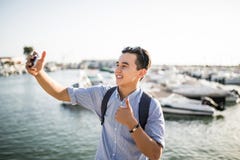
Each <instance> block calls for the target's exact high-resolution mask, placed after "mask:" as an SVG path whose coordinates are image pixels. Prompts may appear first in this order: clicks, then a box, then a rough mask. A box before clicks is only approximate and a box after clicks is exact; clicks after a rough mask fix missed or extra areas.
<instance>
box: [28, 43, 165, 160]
mask: <svg viewBox="0 0 240 160" xmlns="http://www.w3.org/2000/svg"><path fill="white" fill-rule="evenodd" d="M45 56H46V52H43V53H42V56H41V59H40V60H39V61H38V62H37V64H36V65H35V66H34V67H30V66H31V62H30V60H31V58H32V56H29V57H28V61H27V62H26V68H27V70H28V72H29V73H30V74H32V75H33V76H34V77H35V78H36V80H37V81H38V83H39V84H40V85H41V86H42V88H43V89H44V90H45V91H46V92H47V93H48V94H50V95H52V96H53V97H55V98H56V99H58V100H61V101H69V102H71V103H72V104H80V105H82V106H84V107H86V108H88V109H90V110H92V111H94V112H95V113H96V114H97V115H98V117H99V118H100V117H101V103H102V100H103V97H104V95H105V93H106V92H107V90H108V89H109V88H110V87H108V86H93V87H90V88H71V87H69V88H65V87H63V86H61V85H60V84H58V83H56V82H55V81H53V80H52V79H51V78H50V77H49V76H48V75H47V74H46V72H44V70H43V63H44V59H45ZM150 65H151V59H150V57H149V55H148V52H147V51H146V50H144V49H142V48H141V47H135V48H131V47H127V48H125V49H123V51H122V55H121V56H120V57H119V60H118V61H117V62H116V69H115V77H116V84H117V89H116V90H115V91H114V92H113V93H112V95H111V97H110V99H109V101H108V105H107V110H106V113H105V116H104V123H103V126H102V134H101V138H100V142H99V145H98V149H97V153H96V159H97V160H112V159H116V160H139V159H147V158H149V159H151V160H155V159H160V157H161V155H162V150H163V147H164V117H163V113H162V109H161V106H160V103H159V102H158V101H157V100H156V99H154V98H151V102H150V107H149V113H148V119H147V123H146V126H145V129H143V128H141V126H140V125H139V115H138V109H139V101H140V98H141V95H142V93H143V90H142V89H141V88H140V87H139V83H140V81H141V79H142V78H143V77H144V76H145V75H146V73H147V70H148V69H149V67H150Z"/></svg>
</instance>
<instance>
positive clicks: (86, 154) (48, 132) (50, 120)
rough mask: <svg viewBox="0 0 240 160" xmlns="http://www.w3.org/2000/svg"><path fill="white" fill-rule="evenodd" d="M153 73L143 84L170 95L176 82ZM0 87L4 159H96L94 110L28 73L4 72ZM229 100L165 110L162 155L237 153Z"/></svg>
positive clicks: (66, 78)
mask: <svg viewBox="0 0 240 160" xmlns="http://www.w3.org/2000/svg"><path fill="white" fill-rule="evenodd" d="M99 73H101V74H105V72H99ZM80 74H81V72H80V70H79V69H75V70H58V71H55V72H50V73H49V75H50V76H51V77H53V78H54V79H55V80H56V81H58V82H59V83H61V84H63V85H65V86H71V85H72V84H74V83H76V82H80V81H79V78H80V76H81V75H80ZM155 75H156V74H155ZM108 76H109V75H105V77H108ZM172 76H173V75H172ZM153 77H154V76H153ZM153 77H152V78H153ZM150 78H151V77H146V80H148V83H147V84H144V83H145V82H143V84H142V87H144V88H146V90H148V91H151V93H152V94H153V95H154V96H156V97H157V96H158V97H160V98H159V100H160V101H161V99H162V98H167V97H168V96H170V95H171V92H170V90H169V88H168V87H167V85H166V84H172V85H169V86H175V87H176V86H177V85H176V83H175V84H174V83H173V82H171V83H167V80H166V76H165V85H164V86H163V85H161V86H160V85H159V84H160V83H158V84H156V83H153V82H154V79H151V80H150ZM188 78H189V77H187V79H188ZM162 80H163V79H162ZM177 80H179V81H183V80H182V79H181V78H178V79H175V81H177ZM172 81H173V80H172ZM103 82H105V81H103ZM178 83H179V82H178ZM156 85H158V86H159V87H156ZM153 86H154V87H153ZM0 87H1V92H0V100H1V107H0V144H1V145H0V159H8V160H11V159H17V160H32V159H39V160H40V159H41V160H58V159H66V160H73V159H76V160H81V159H84V160H92V159H94V155H95V152H96V148H97V145H98V140H99V136H100V132H101V125H100V121H99V119H98V118H97V116H96V115H95V114H94V113H92V112H91V111H89V110H86V109H84V108H83V107H81V106H64V105H62V102H60V101H57V100H55V99H53V98H52V97H50V96H49V95H47V94H46V93H45V92H44V91H43V90H42V89H41V88H40V87H39V85H38V84H37V82H36V80H35V79H34V78H33V77H32V76H30V75H28V74H23V75H13V76H9V77H0ZM233 87H234V89H236V90H239V86H237V85H234V86H228V89H232V88H233ZM160 91H162V92H160ZM158 94H159V95H158ZM180 102H181V103H183V102H184V101H180ZM225 106H226V107H225V110H223V111H218V110H215V109H214V108H211V110H212V111H214V114H212V115H210V116H209V115H208V116H196V115H189V114H184V115H179V114H164V116H165V123H166V148H165V149H164V153H163V158H162V159H171V160H175V159H176V160H178V159H189V160H190V159H212V160H215V159H224V160H225V159H226V160H235V159H236V160H237V159H239V157H240V150H239V148H240V145H239V144H240V138H239V133H240V127H239V124H238V123H239V121H240V116H239V115H240V105H239V103H236V102H235V103H234V104H231V105H227V104H225Z"/></svg>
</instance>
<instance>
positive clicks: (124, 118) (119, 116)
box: [115, 98, 137, 128]
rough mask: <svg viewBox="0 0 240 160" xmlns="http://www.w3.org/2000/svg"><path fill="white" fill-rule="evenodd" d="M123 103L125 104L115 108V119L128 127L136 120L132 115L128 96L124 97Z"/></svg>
mask: <svg viewBox="0 0 240 160" xmlns="http://www.w3.org/2000/svg"><path fill="white" fill-rule="evenodd" d="M125 103H126V106H120V107H119V108H118V109H117V111H116V114H115V119H116V120H117V121H118V122H119V123H121V124H123V125H125V126H127V127H128V128H132V126H133V125H134V124H136V122H137V120H136V119H135V117H134V115H133V111H132V106H131V104H130V102H129V99H128V98H126V100H125Z"/></svg>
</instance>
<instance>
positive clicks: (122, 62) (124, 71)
mask: <svg viewBox="0 0 240 160" xmlns="http://www.w3.org/2000/svg"><path fill="white" fill-rule="evenodd" d="M136 58H137V57H136V55H135V54H130V53H125V54H122V55H121V56H120V57H119V60H118V61H117V62H116V69H115V76H116V83H117V85H118V86H125V87H126V86H128V87H131V86H132V85H133V86H136V84H137V82H138V81H139V79H140V78H141V75H140V72H141V70H137V66H136V64H135V61H136Z"/></svg>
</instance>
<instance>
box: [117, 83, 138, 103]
mask: <svg viewBox="0 0 240 160" xmlns="http://www.w3.org/2000/svg"><path fill="white" fill-rule="evenodd" d="M115 93H116V94H115V96H116V98H118V99H119V100H120V94H119V92H118V90H116V92H115ZM141 95H142V89H141V88H140V87H138V88H137V89H136V90H135V91H133V92H132V93H131V94H129V95H128V98H129V100H137V101H138V102H139V101H140V97H141ZM125 99H126V98H124V99H123V101H125ZM120 101H121V100H120Z"/></svg>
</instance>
